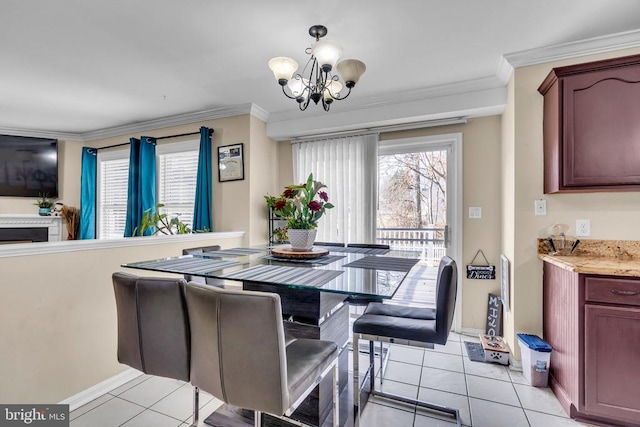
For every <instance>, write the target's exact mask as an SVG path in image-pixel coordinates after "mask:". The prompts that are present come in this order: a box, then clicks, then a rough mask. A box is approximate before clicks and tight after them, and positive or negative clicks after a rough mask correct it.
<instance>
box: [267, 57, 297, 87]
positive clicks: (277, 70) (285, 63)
mask: <svg viewBox="0 0 640 427" xmlns="http://www.w3.org/2000/svg"><path fill="white" fill-rule="evenodd" d="M269 68H271V71H273V75H274V76H275V77H276V80H277V81H278V83H279V84H280V86H284V85H286V84H287V82H288V81H289V80H291V77H292V76H293V73H295V72H296V70H297V69H298V63H297V62H296V61H294V60H293V59H291V58H287V57H286V56H277V57H275V58H271V60H270V61H269Z"/></svg>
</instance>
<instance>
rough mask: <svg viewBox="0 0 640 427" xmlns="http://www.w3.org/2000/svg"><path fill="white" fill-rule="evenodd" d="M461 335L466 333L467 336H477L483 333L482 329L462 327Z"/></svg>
mask: <svg viewBox="0 0 640 427" xmlns="http://www.w3.org/2000/svg"><path fill="white" fill-rule="evenodd" d="M460 334H461V335H466V336H469V337H476V338H479V335H480V334H484V329H476V328H462V329H460Z"/></svg>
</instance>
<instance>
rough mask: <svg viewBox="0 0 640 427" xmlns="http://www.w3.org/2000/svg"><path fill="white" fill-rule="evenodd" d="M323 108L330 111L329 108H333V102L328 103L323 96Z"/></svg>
mask: <svg viewBox="0 0 640 427" xmlns="http://www.w3.org/2000/svg"><path fill="white" fill-rule="evenodd" d="M322 108H323V109H324V111H329V108H331V104H328V103H327V102H326V101H325V100H324V98H322Z"/></svg>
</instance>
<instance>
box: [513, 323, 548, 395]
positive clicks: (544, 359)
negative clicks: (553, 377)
mask: <svg viewBox="0 0 640 427" xmlns="http://www.w3.org/2000/svg"><path fill="white" fill-rule="evenodd" d="M518 344H519V345H520V354H522V374H523V375H524V377H525V379H526V380H527V381H528V382H529V384H531V385H532V386H534V387H546V386H547V384H548V383H549V365H550V362H551V350H552V348H551V346H550V345H549V343H547V342H545V341H543V340H542V339H541V338H540V337H539V336H537V335H529V334H518Z"/></svg>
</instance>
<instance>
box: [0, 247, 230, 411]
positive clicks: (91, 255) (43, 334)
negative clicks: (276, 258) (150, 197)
mask: <svg viewBox="0 0 640 427" xmlns="http://www.w3.org/2000/svg"><path fill="white" fill-rule="evenodd" d="M134 239H153V241H154V244H149V245H144V246H139V245H137V246H130V247H117V248H112V249H94V250H84V251H76V252H63V253H55V254H43V255H31V256H18V257H7V258H0V272H1V279H2V282H0V325H2V327H1V328H0V343H2V345H1V347H0V348H1V350H0V378H2V381H0V402H3V403H42V402H50V403H55V402H59V401H61V400H64V399H67V398H69V397H71V396H73V395H75V394H77V393H79V392H81V391H83V390H86V389H88V388H90V387H91V386H94V385H96V384H98V383H100V382H102V381H105V380H107V379H109V378H110V377H112V376H114V375H117V374H118V373H120V372H123V371H124V370H126V369H127V367H126V366H125V365H121V364H119V363H118V361H117V359H116V344H117V343H116V337H117V335H116V334H117V330H116V307H115V300H114V296H113V287H112V283H111V274H112V273H113V272H115V271H127V272H129V273H132V274H138V275H145V276H153V275H154V274H153V273H149V272H141V271H139V270H127V269H123V268H121V267H120V265H121V264H123V263H126V262H133V261H142V260H145V259H156V258H162V257H167V256H175V255H179V254H181V253H182V249H183V248H187V247H194V246H207V245H214V244H220V245H221V246H222V247H223V248H230V247H234V246H238V245H241V244H242V240H243V238H240V237H237V238H230V239H220V238H212V239H211V240H206V241H203V240H198V241H195V242H194V241H189V240H187V241H181V242H179V243H178V242H172V243H160V244H158V241H159V240H160V239H162V238H160V237H135V238H134ZM165 241H168V239H167V238H165ZM76 243H79V242H69V243H68V244H69V245H73V244H76Z"/></svg>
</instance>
